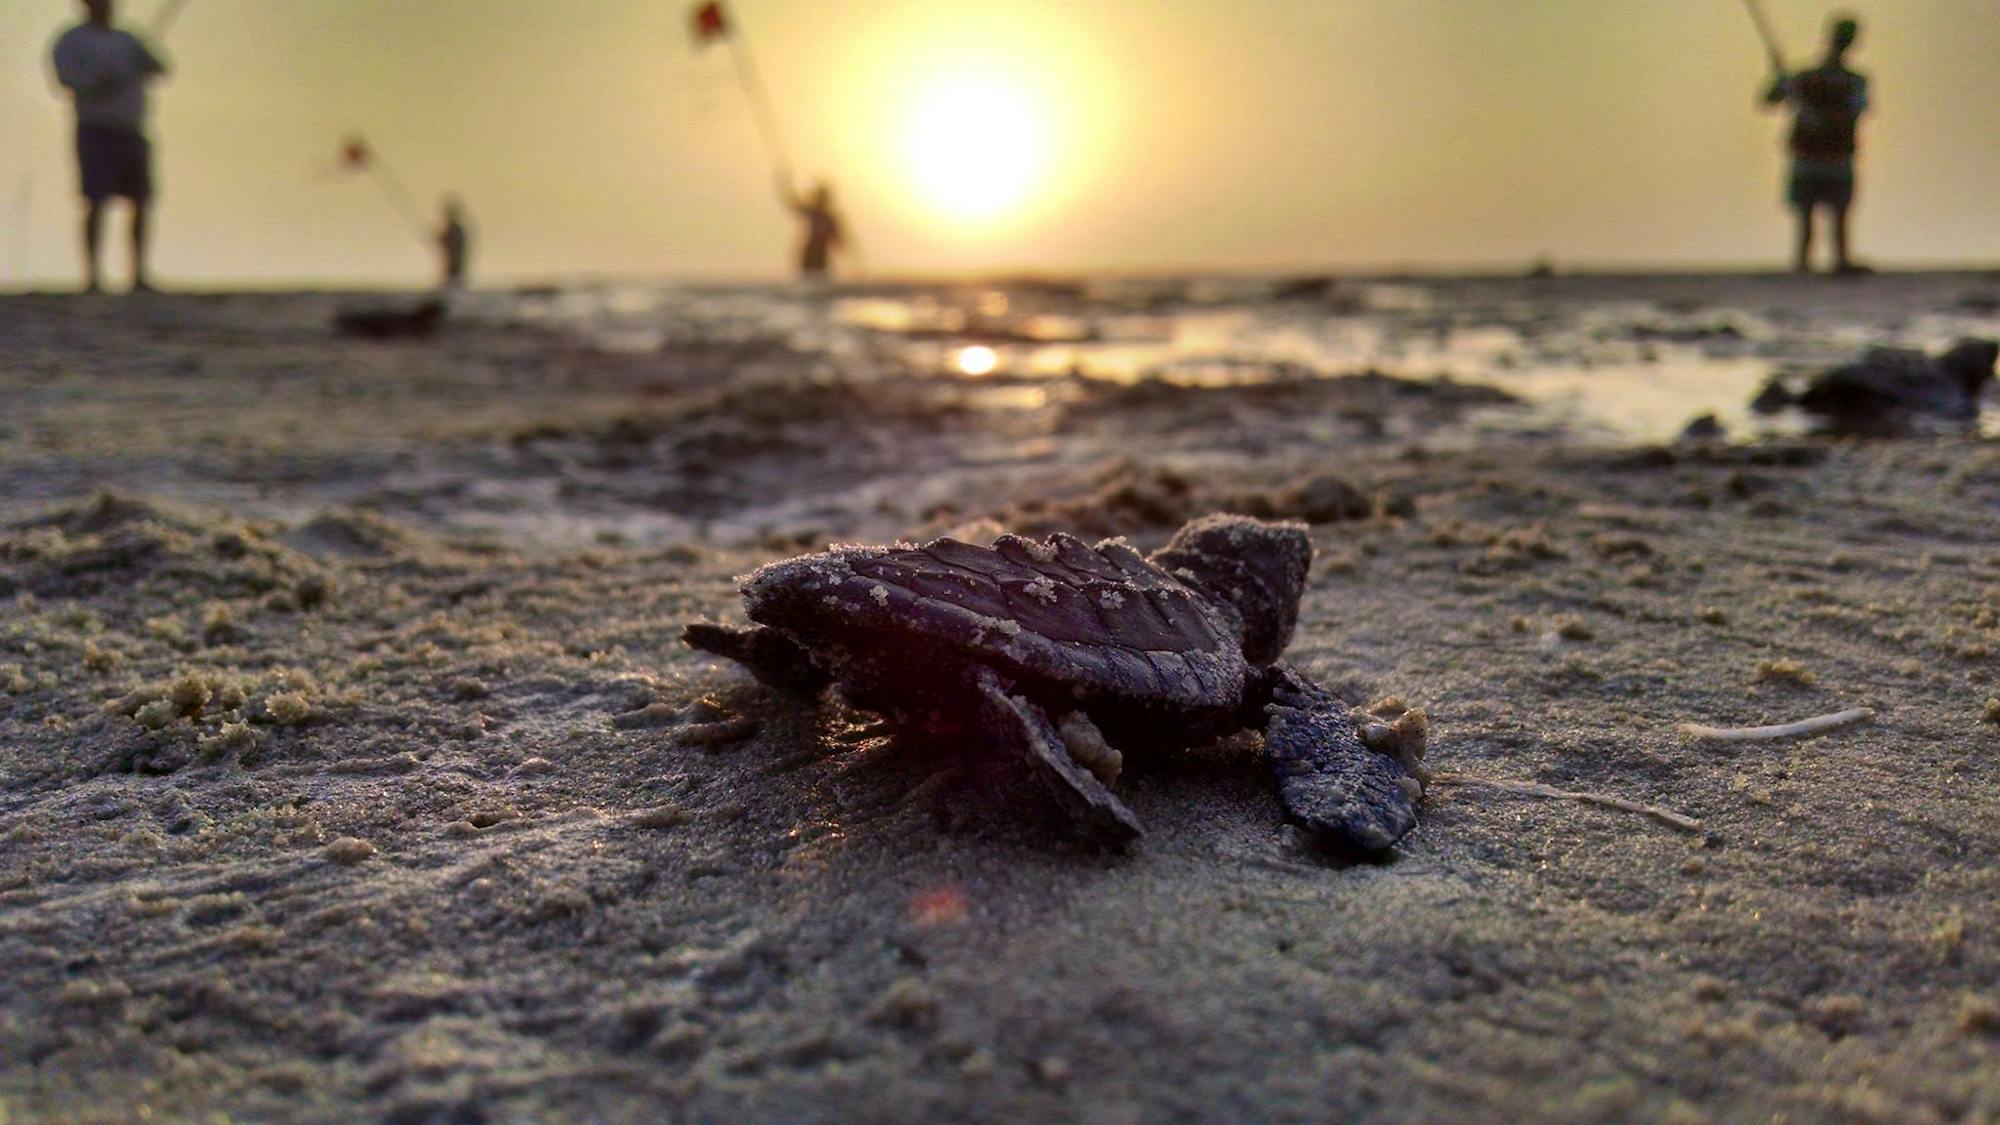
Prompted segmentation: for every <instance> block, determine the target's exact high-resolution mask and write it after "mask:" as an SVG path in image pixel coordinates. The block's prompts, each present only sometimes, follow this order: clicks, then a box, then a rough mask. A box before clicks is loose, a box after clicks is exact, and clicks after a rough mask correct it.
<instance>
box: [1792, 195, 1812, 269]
mask: <svg viewBox="0 0 2000 1125" xmlns="http://www.w3.org/2000/svg"><path fill="white" fill-rule="evenodd" d="M1797 211H1798V216H1799V238H1798V254H1797V255H1796V256H1795V257H1794V258H1793V259H1792V269H1793V270H1794V271H1795V272H1798V273H1810V272H1811V271H1812V245H1813V209H1812V204H1810V203H1801V204H1799V205H1798V208H1797Z"/></svg>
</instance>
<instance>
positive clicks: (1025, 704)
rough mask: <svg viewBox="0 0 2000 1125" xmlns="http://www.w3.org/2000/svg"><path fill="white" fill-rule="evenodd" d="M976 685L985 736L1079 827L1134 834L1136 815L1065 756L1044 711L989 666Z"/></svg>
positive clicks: (1104, 835)
mask: <svg viewBox="0 0 2000 1125" xmlns="http://www.w3.org/2000/svg"><path fill="white" fill-rule="evenodd" d="M976 686H977V688H978V691H979V712H980V714H979V717H980V720H981V722H980V725H981V726H982V727H983V728H984V729H985V731H986V732H987V737H988V738H989V739H991V740H992V741H993V743H994V744H995V745H997V746H1002V747H1004V748H1006V749H1007V750H1009V751H1012V752H1013V753H1015V754H1016V755H1018V756H1019V757H1020V758H1021V760H1022V761H1024V762H1026V763H1027V765H1028V768H1029V769H1031V770H1033V771H1034V773H1035V776H1037V777H1039V778H1041V779H1042V781H1043V782H1044V783H1046V784H1047V785H1048V787H1049V788H1050V790H1051V791H1052V792H1053V793H1054V794H1055V796H1056V799H1057V800H1059V801H1061V802H1062V806H1063V809H1064V811H1066V812H1067V813H1069V815H1070V819H1072V820H1073V821H1075V822H1076V825H1077V827H1078V828H1079V829H1081V830H1082V831H1083V832H1084V833H1085V834H1086V835H1089V836H1090V837H1092V838H1093V839H1097V840H1101V841H1103V842H1105V843H1114V844H1115V843H1123V842H1125V841H1127V840H1130V839H1132V838H1134V837H1136V836H1137V835H1139V832H1140V829H1139V818H1138V817H1136V816H1133V815H1132V810H1131V809H1128V808H1126V807H1125V802H1123V801H1121V800H1119V799H1118V798H1117V797H1116V796H1114V795H1113V794H1112V792H1111V790H1109V789H1106V788H1105V787H1104V783H1103V782H1101V781H1099V780H1097V777H1096V775H1094V774H1092V773H1091V772H1090V771H1089V770H1088V769H1085V768H1084V767H1083V766H1080V765H1078V764H1077V763H1076V761H1075V760H1074V759H1072V758H1071V757H1070V754H1069V748H1068V746H1067V745H1065V744H1064V742H1063V736H1062V733H1061V732H1060V731H1058V730H1057V729H1056V726H1055V724H1054V723H1053V722H1050V721H1049V715H1048V712H1046V711H1044V710H1042V709H1041V707H1040V706H1039V705H1038V704H1036V703H1034V702H1033V701H1031V700H1028V699H1023V698H1022V697H1021V696H1018V695H1015V694H1013V693H1012V692H1010V691H1008V690H1007V685H1006V684H1005V683H1003V682H1002V681H1001V679H1000V677H999V676H998V675H995V674H994V673H993V672H992V670H990V669H986V668H981V669H979V671H978V673H977V682H976Z"/></svg>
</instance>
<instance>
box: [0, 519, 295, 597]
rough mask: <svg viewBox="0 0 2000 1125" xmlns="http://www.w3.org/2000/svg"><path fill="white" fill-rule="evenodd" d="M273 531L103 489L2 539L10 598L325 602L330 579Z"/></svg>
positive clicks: (3, 588)
mask: <svg viewBox="0 0 2000 1125" xmlns="http://www.w3.org/2000/svg"><path fill="white" fill-rule="evenodd" d="M265 531H266V529H263V528H259V527H256V526H254V525H251V524H247V523H242V522H238V521H229V520H214V519H204V518H201V517H198V516H194V515H190V514H187V513H183V512H179V511H176V510H173V509H171V508H168V507H166V506H164V505H161V504H158V503H155V502H153V501H150V500H142V499H138V498H135V497H130V496H125V495H121V494H119V493H114V492H100V493H97V494H96V495H94V496H91V497H90V498H88V499H86V500H84V501H82V502H80V503H78V504H75V505H71V506H67V507H62V508H58V509H56V510H54V511H52V512H49V513H47V514H45V515H43V516H41V517H39V518H36V519H31V520H27V521H24V522H21V523H16V524H14V525H13V526H11V527H9V528H7V530H6V531H5V532H4V533H0V595H6V594H12V593H17V592H23V591H25V592H27V593H30V594H33V595H35V596H36V597H42V598H89V597H94V596H97V595H101V594H104V593H106V592H110V591H119V590H128V589H133V588H138V589H140V590H142V591H152V590H157V591H158V592H160V593H162V594H172V595H175V596H179V597H186V596H188V595H198V596H202V597H208V598H236V597H250V596H258V595H271V594H289V596H290V597H292V598H293V599H294V600H295V601H296V602H297V603H298V604H300V605H304V606H311V605H316V604H318V603H320V602H323V601H325V600H326V598H327V596H328V594H329V593H330V591H331V581H330V578H329V575H328V574H327V573H326V572H325V571H324V570H323V569H322V568H321V567H320V566H319V565H318V564H316V563H315V562H313V560H311V559H309V558H307V557H306V556H304V555H301V554H299V553H298V552H297V551H294V550H292V549H291V548H289V547H287V546H285V545H284V544H282V543H279V542H277V541H274V540H273V539H271V538H269V537H268V536H267V535H266V533H265Z"/></svg>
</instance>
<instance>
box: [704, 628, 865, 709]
mask: <svg viewBox="0 0 2000 1125" xmlns="http://www.w3.org/2000/svg"><path fill="white" fill-rule="evenodd" d="M681 640H682V642H684V643H685V644H686V645H687V646H688V647H689V648H698V649H700V650H701V651H703V652H712V653H714V654H715V655H717V656H724V657H728V658H729V659H731V660H734V661H736V662H737V663H738V664H741V665H743V666H744V667H745V668H748V669H750V673H751V674H752V675H754V676H756V677H757V678H758V679H759V680H760V681H762V682H763V683H765V684H767V685H769V686H771V687H774V688H777V689H778V690H779V691H789V692H795V693H797V694H799V695H817V694H818V693H819V692H821V691H823V690H825V689H826V685H827V683H828V682H829V680H828V677H827V674H826V673H825V672H824V671H822V670H821V669H820V667H819V665H817V664H814V663H813V659H812V656H811V654H809V653H807V652H806V650H805V649H802V648H800V647H799V646H798V645H796V644H793V643H792V641H791V640H790V639H789V638H788V637H786V636H785V635H784V634H783V633H780V632H778V631H777V630H776V629H770V628H766V627H765V626H762V625H757V626H753V627H752V628H749V629H731V628H729V627H728V626H726V625H711V624H709V623H707V622H705V621H697V622H695V623H694V624H692V625H689V626H688V627H687V628H686V629H683V630H681Z"/></svg>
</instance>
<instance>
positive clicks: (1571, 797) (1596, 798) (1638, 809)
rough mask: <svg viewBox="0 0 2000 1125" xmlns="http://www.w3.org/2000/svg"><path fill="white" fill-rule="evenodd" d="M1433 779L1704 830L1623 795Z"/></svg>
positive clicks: (1466, 778)
mask: <svg viewBox="0 0 2000 1125" xmlns="http://www.w3.org/2000/svg"><path fill="white" fill-rule="evenodd" d="M1431 781H1432V782H1434V783H1436V782H1442V783H1444V784H1447V785H1480V786H1484V787H1486V788H1488V789H1498V790H1500V791H1502V792H1505V793H1518V794H1520V795H1521V796H1524V797H1548V798H1550V799H1552V800H1559V801H1581V802H1582V803H1584V804H1586V805H1602V806H1604V807H1605V808H1608V809H1619V810H1622V811H1624V812H1635V813H1638V814H1640V815H1642V816H1650V817H1652V818H1653V819H1654V820H1657V821H1659V822H1660V823H1662V824H1665V825H1668V826H1669V827H1672V828H1678V829H1680V830H1681V831H1682V832H1697V833H1698V832H1700V831H1702V827H1701V821H1699V820H1696V819H1695V818H1693V817H1691V816H1683V815H1682V814H1680V813H1677V812H1674V811H1673V810H1671V809H1662V808H1658V807H1655V806H1653V805H1642V804H1640V803H1639V802H1637V801H1628V800H1626V799H1624V798H1623V797H1607V796H1604V795H1603V794H1601V793H1576V792H1571V791H1570V790H1567V789H1557V788H1555V787H1554V786H1551V785H1543V784H1541V783H1539V782H1534V781H1504V780H1502V779H1500V778H1493V777H1477V776H1474V775H1472V774H1467V773H1440V774H1433V775H1431Z"/></svg>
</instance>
